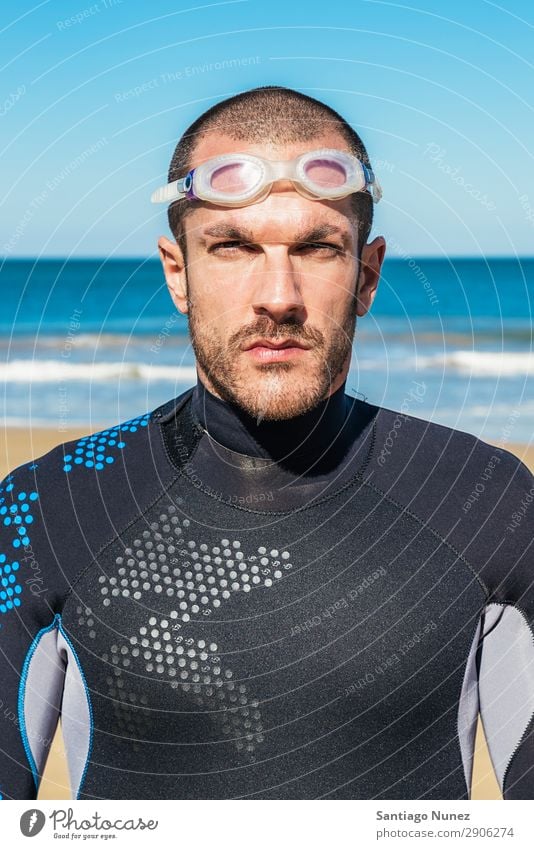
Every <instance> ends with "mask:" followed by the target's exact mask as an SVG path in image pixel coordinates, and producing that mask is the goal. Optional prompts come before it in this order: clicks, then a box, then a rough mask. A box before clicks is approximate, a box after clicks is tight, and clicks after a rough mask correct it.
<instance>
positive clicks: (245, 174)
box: [209, 162, 260, 195]
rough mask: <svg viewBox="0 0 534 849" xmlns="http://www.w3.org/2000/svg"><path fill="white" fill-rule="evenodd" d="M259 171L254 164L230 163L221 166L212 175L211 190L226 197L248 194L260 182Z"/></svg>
mask: <svg viewBox="0 0 534 849" xmlns="http://www.w3.org/2000/svg"><path fill="white" fill-rule="evenodd" d="M259 170H260V169H259V168H258V167H257V166H256V165H255V164H254V163H253V162H230V163H228V164H227V165H220V166H219V167H218V168H216V169H214V170H213V171H212V173H211V175H210V180H209V186H210V189H212V190H213V191H214V192H221V193H223V194H225V195H240V194H242V193H243V192H248V191H249V190H250V188H251V187H252V186H253V185H254V184H255V183H256V182H257V181H258V179H259V176H260V174H259Z"/></svg>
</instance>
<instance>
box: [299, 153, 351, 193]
mask: <svg viewBox="0 0 534 849" xmlns="http://www.w3.org/2000/svg"><path fill="white" fill-rule="evenodd" d="M304 173H305V174H306V177H307V178H308V180H310V181H311V182H312V183H315V184H316V185H317V186H320V187H321V188H324V189H336V188H339V186H343V185H345V183H346V182H347V172H346V171H345V168H344V167H343V165H342V164H341V162H335V161H334V160H332V159H311V160H310V161H308V162H307V163H306V164H305V166H304Z"/></svg>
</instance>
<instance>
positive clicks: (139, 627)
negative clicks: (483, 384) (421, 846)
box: [0, 87, 534, 799]
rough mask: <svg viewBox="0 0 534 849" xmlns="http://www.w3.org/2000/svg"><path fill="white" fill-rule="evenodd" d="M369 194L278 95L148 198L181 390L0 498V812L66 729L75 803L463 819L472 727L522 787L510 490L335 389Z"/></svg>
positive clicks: (24, 789) (220, 119) (459, 448)
mask: <svg viewBox="0 0 534 849" xmlns="http://www.w3.org/2000/svg"><path fill="white" fill-rule="evenodd" d="M379 197H380V188H379V186H378V183H377V181H376V178H375V176H374V174H373V172H372V169H371V165H370V162H369V159H368V156H367V152H366V150H365V147H364V146H363V143H362V142H361V140H360V138H359V137H358V136H357V134H356V133H355V132H354V130H353V129H352V128H351V127H350V126H349V125H348V124H347V123H346V122H345V121H344V119H343V118H341V116H339V115H338V114H337V113H336V112H334V111H333V110H332V109H330V108H329V107H328V106H326V105H325V104H323V103H320V102H319V101H316V100H314V99H312V98H309V97H307V96H305V95H303V94H300V93H298V92H295V91H292V90H290V89H283V88H282V89H280V88H274V87H265V88H260V89H254V90H252V91H249V92H244V93H242V94H240V95H237V96H236V97H233V98H230V99H229V100H226V101H223V102H222V103H219V104H218V105H216V106H215V107H213V108H212V109H211V110H209V111H208V112H207V113H205V114H204V115H203V116H201V117H200V118H199V119H198V120H197V121H196V122H195V124H193V125H192V127H190V128H189V130H188V131H187V132H186V133H185V134H184V136H183V138H182V139H181V141H180V142H179V144H178V146H177V148H176V151H175V153H174V157H173V160H172V162H171V167H170V171H169V175H168V184H167V185H166V186H165V187H162V189H160V190H158V191H156V192H155V193H154V196H153V199H154V200H164V201H166V202H167V203H169V204H170V206H169V223H170V226H171V230H172V232H173V235H174V237H175V241H172V240H170V239H168V238H166V237H163V236H162V237H161V238H160V240H159V244H158V247H159V252H160V256H161V260H162V263H163V269H164V273H165V277H166V280H167V283H168V286H169V290H170V293H171V297H172V299H173V301H174V303H175V305H176V307H177V309H178V310H180V312H182V313H186V314H187V315H188V320H189V326H190V332H191V340H192V344H193V346H194V351H195V354H196V358H197V364H198V383H197V385H196V386H195V387H193V388H191V389H189V390H187V391H186V392H184V393H182V394H181V395H180V396H179V397H178V398H175V399H172V400H170V401H169V402H168V403H166V404H164V405H163V406H162V407H160V408H158V409H157V410H154V411H152V412H151V413H148V414H146V415H144V416H139V417H138V418H137V419H134V420H131V421H128V422H124V423H122V424H121V425H118V426H117V427H115V428H109V429H108V430H105V431H103V432H101V433H97V434H93V435H91V436H87V437H85V438H83V439H80V440H78V441H74V442H71V443H66V444H63V445H60V446H58V447H57V448H55V449H54V450H53V451H51V452H49V453H48V454H46V455H45V456H44V457H41V458H40V459H39V460H38V461H37V463H32V464H27V465H25V466H23V467H20V468H18V469H16V470H15V471H14V472H13V473H12V475H9V476H8V478H7V479H6V480H5V481H4V483H3V485H2V486H3V491H2V492H0V497H1V498H2V506H1V508H0V513H1V514H2V517H4V525H3V526H2V528H1V533H2V543H1V546H0V551H1V552H2V554H1V558H2V571H3V577H2V585H3V587H4V590H3V594H2V599H3V601H2V604H1V605H0V610H1V611H2V616H1V620H2V622H1V628H0V647H1V650H2V667H1V680H2V690H1V696H2V701H3V706H4V708H5V709H6V711H7V713H5V714H4V715H3V716H2V718H1V719H0V723H1V724H0V727H1V750H2V751H1V754H0V783H1V787H0V789H1V791H2V793H3V795H4V796H5V797H7V798H33V797H34V796H35V793H36V788H37V786H38V783H39V779H40V776H41V773H42V770H43V766H44V762H45V759H46V754H47V749H48V741H49V739H50V738H51V736H52V734H53V731H54V728H55V726H56V723H57V717H58V714H59V713H60V712H61V716H62V730H63V735H64V738H65V745H66V750H67V757H68V761H69V769H70V778H71V786H72V795H73V797H75V798H106V799H107V798H115V797H118V798H146V797H148V798H169V799H185V798H202V799H204V798H247V799H319V798H321V799H323V798H324V799H347V798H351V799H364V798H374V799H377V798H391V799H393V798H400V799H403V798H404V799H433V798H438V799H465V798H468V797H469V792H470V790H469V788H470V781H471V769H472V758H473V745H474V734H475V725H476V719H477V713H478V709H479V706H480V710H481V713H482V716H483V720H484V725H485V730H486V735H487V737H488V740H489V745H490V750H491V755H492V759H493V763H494V766H495V770H496V774H497V777H498V779H499V781H500V784H501V787H502V789H503V792H504V796H505V797H506V798H510V799H512V798H532V797H533V796H534V769H533V766H534V752H533V742H532V741H533V737H532V716H533V713H534V666H533V658H534V647H533V642H532V618H533V616H534V592H533V591H532V587H531V582H532V565H531V564H532V547H531V542H532V531H533V516H534V510H533V509H530V507H529V505H530V502H531V501H532V500H533V499H532V497H531V494H532V492H533V491H534V490H533V489H532V478H531V476H530V475H529V473H528V471H527V469H526V468H525V467H524V466H523V465H522V464H521V463H520V462H519V461H518V460H517V459H516V458H515V457H514V456H512V455H511V454H509V453H508V452H506V451H503V450H500V449H496V448H493V447H490V446H489V445H487V444H486V443H484V442H481V441H480V440H477V439H476V438H474V437H472V436H470V435H468V434H465V433H461V432H458V431H454V430H451V429H449V428H446V427H441V426H438V425H433V424H430V423H428V422H425V421H422V420H419V419H415V418H412V417H410V416H408V415H405V414H400V413H395V412H393V411H390V410H387V409H384V408H378V407H376V406H373V405H371V404H368V403H365V402H363V401H360V400H357V399H355V398H353V397H350V396H348V395H346V394H345V381H346V377H347V372H348V369H349V363H350V357H351V348H352V340H353V334H354V329H355V323H356V319H357V317H360V316H363V315H364V314H365V313H366V312H367V311H368V310H369V308H370V306H371V304H372V302H373V298H374V296H375V293H376V289H377V284H378V280H379V276H380V268H381V264H382V260H383V257H384V251H385V242H384V239H383V238H382V237H377V238H375V239H373V240H372V241H370V242H369V241H367V240H368V235H369V230H370V226H371V221H372V205H373V199H375V200H378V199H379ZM482 476H483V478H484V493H483V496H481V497H480V498H478V499H475V500H471V502H469V503H470V504H471V507H470V509H469V510H468V511H464V510H463V509H462V506H463V505H465V504H466V503H467V502H468V501H469V496H470V494H471V493H472V492H473V490H476V485H477V483H478V482H479V481H480V480H481V477H482ZM529 499H530V500H529ZM521 504H525V505H527V506H526V508H525V510H524V511H522V514H521V515H522V520H521V522H520V523H518V524H517V525H516V526H515V527H513V530H510V528H509V527H508V526H509V524H510V517H511V514H512V513H514V512H517V511H518V509H521V508H520V505H521Z"/></svg>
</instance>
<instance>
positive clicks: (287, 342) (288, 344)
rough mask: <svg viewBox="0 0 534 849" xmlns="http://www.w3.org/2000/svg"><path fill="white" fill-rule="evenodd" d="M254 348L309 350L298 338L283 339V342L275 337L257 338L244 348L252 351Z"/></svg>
mask: <svg viewBox="0 0 534 849" xmlns="http://www.w3.org/2000/svg"><path fill="white" fill-rule="evenodd" d="M253 348H271V349H272V350H274V351H282V350H283V349H284V348H302V349H303V350H304V351H307V350H308V346H307V345H303V344H302V343H301V342H299V341H298V339H283V340H282V341H281V342H275V341H274V340H273V339H257V340H256V341H255V342H252V343H251V344H250V345H247V346H246V347H245V348H244V349H243V350H245V351H251V350H252V349H253Z"/></svg>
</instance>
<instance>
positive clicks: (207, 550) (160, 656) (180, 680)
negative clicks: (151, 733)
mask: <svg viewBox="0 0 534 849" xmlns="http://www.w3.org/2000/svg"><path fill="white" fill-rule="evenodd" d="M149 528H150V529H148V528H147V529H145V530H144V531H143V532H142V533H141V534H139V536H138V537H136V538H135V539H134V540H133V542H132V543H131V544H130V545H129V546H127V547H125V548H124V550H123V552H122V554H121V555H120V556H118V557H117V558H116V560H115V563H116V566H117V572H116V574H115V575H104V574H103V575H100V577H99V584H100V593H101V596H102V605H103V606H104V607H109V606H110V605H111V604H112V602H113V599H115V598H118V597H122V598H131V599H133V600H134V601H139V600H141V599H144V598H145V596H146V595H147V594H148V595H152V594H154V595H155V596H161V597H162V598H165V599H168V600H169V602H170V605H172V609H169V610H168V612H166V613H165V615H162V614H159V615H151V616H150V617H149V618H148V620H147V621H146V622H145V623H144V624H143V625H142V626H141V627H140V628H139V631H138V633H137V634H134V635H131V636H130V637H129V638H127V639H126V640H125V641H124V642H121V643H120V644H119V642H118V641H117V644H115V645H112V646H111V662H112V663H113V664H114V666H115V670H114V672H115V674H116V675H117V677H119V676H120V675H121V674H122V670H123V669H124V671H127V670H128V669H130V670H132V666H133V667H135V668H136V669H137V668H138V667H139V666H140V665H142V667H143V668H144V670H145V671H146V672H147V673H149V675H152V676H154V677H155V678H157V679H159V680H160V681H166V682H168V683H169V685H170V686H171V687H172V688H174V689H176V688H178V687H179V688H180V689H181V690H182V691H183V692H187V693H190V694H191V698H192V699H193V700H194V701H195V703H196V704H198V706H199V707H200V708H203V709H206V710H214V709H215V710H217V711H220V712H221V715H222V717H223V722H222V731H223V734H224V735H225V736H226V737H227V738H228V739H231V740H234V742H235V746H236V748H237V749H238V750H239V751H240V752H242V753H243V754H247V755H249V756H250V757H252V758H253V753H254V749H255V745H256V744H257V743H261V742H262V741H263V740H264V733H263V731H264V729H263V726H262V722H261V712H260V709H259V702H258V700H257V699H254V698H251V697H250V695H249V694H248V691H247V687H246V686H245V685H244V684H237V683H236V682H234V681H233V680H232V678H233V672H232V670H231V669H229V668H227V667H224V666H223V664H222V662H221V656H220V653H219V648H218V646H217V645H216V643H213V642H209V643H208V642H207V641H205V640H202V639H194V638H193V637H188V636H187V634H184V633H183V631H182V629H183V627H184V626H187V623H189V622H191V621H192V620H193V621H197V622H198V621H201V620H202V618H203V617H205V616H209V615H210V614H211V613H212V612H213V611H214V610H216V609H217V608H219V607H220V606H221V604H223V602H224V601H225V600H227V599H229V598H230V596H231V594H232V593H235V592H244V593H249V592H251V591H254V590H256V591H257V590H258V589H261V588H263V587H271V586H272V585H273V583H276V582H278V581H280V580H282V579H283V577H284V572H287V571H289V570H291V568H292V563H291V562H290V553H289V551H285V550H283V551H279V550H278V549H276V548H267V547H266V546H262V545H260V546H259V547H258V548H257V550H256V551H254V552H251V553H248V552H245V551H243V550H242V545H241V541H240V540H239V539H227V538H224V539H220V540H218V541H217V542H216V543H215V544H211V543H208V542H203V541H200V540H198V539H193V538H192V533H191V530H190V528H191V521H190V520H189V519H187V518H180V517H179V515H178V511H177V508H176V506H175V505H168V506H167V508H166V510H165V512H164V513H162V514H161V515H160V516H158V519H157V520H154V521H152V522H151V523H150V525H149ZM80 616H81V609H80ZM80 624H81V623H80ZM132 671H133V670H132ZM112 680H113V679H112ZM119 680H121V679H120V677H119ZM113 683H114V686H113V690H114V691H115V690H116V687H117V686H118V685H117V684H116V682H115V681H114V682H113ZM129 695H130V694H129ZM132 695H134V694H132ZM130 701H132V702H133V699H130ZM214 702H215V705H216V707H215V708H214ZM121 711H122V712H121V719H120V721H121V722H122V723H123V724H126V730H130V729H129V727H128V717H127V714H128V711H126V714H125V712H124V707H123V708H122V709H121ZM130 724H132V722H131V717H130ZM121 727H122V726H121Z"/></svg>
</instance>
